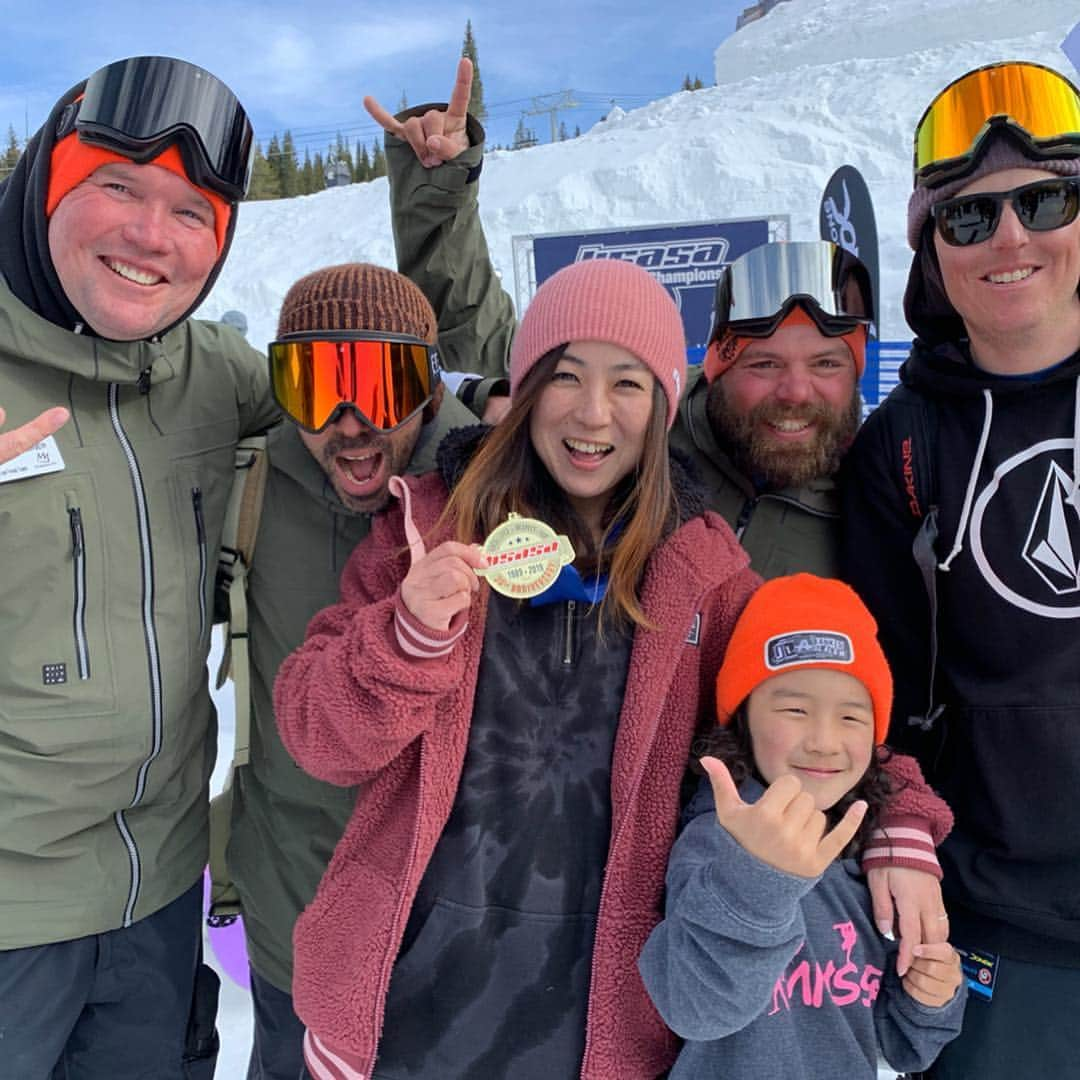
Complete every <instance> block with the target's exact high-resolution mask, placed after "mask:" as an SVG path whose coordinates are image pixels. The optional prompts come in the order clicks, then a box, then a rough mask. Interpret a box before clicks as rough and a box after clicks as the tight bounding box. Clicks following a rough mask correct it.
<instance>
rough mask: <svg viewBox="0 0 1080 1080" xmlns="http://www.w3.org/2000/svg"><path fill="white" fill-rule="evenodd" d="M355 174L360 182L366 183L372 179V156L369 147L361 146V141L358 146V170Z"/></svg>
mask: <svg viewBox="0 0 1080 1080" xmlns="http://www.w3.org/2000/svg"><path fill="white" fill-rule="evenodd" d="M353 176H354V177H355V178H356V182H357V183H358V184H366V183H367V182H368V181H369V180H370V179H371V158H370V156H369V155H368V150H367V147H366V146H364V147H361V146H360V144H359V143H357V147H356V171H355V172H354V173H353Z"/></svg>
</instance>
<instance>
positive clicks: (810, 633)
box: [765, 630, 855, 671]
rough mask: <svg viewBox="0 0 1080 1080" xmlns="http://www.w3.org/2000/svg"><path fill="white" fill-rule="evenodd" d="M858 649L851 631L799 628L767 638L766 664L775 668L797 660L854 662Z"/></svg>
mask: <svg viewBox="0 0 1080 1080" xmlns="http://www.w3.org/2000/svg"><path fill="white" fill-rule="evenodd" d="M854 659H855V650H854V649H853V648H852V645H851V638H849V637H848V636H847V634H838V633H837V632H836V631H835V630H796V631H794V632H793V633H790V634H778V635H777V636H776V637H772V638H769V640H768V641H767V642H765V664H766V666H767V667H768V668H769V669H770V670H772V671H775V670H776V669H777V668H784V667H790V666H791V665H793V664H818V663H821V662H822V661H824V662H826V663H830V664H850V663H853V662H854Z"/></svg>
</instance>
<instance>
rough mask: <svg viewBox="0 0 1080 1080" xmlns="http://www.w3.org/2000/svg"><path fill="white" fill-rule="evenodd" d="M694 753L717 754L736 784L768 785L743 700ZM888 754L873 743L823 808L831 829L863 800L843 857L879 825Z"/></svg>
mask: <svg viewBox="0 0 1080 1080" xmlns="http://www.w3.org/2000/svg"><path fill="white" fill-rule="evenodd" d="M694 753H695V754H696V755H697V756H698V757H714V758H719V759H720V760H721V761H722V762H723V763H724V764H725V765H726V766H727V768H728V772H730V773H731V779H732V780H734V781H735V786H736V787H739V786H740V785H741V784H742V782H743V781H744V780H746V779H748V778H749V777H753V778H754V779H755V780H757V781H758V783H760V784H762V785H763V786H764V787H768V786H769V785H768V782H767V781H766V780H765V778H764V777H763V776H762V775H761V774H760V773H759V772H758V770H757V765H756V764H755V763H754V744H753V741H752V739H751V738H750V722H749V719H748V717H747V713H746V702H745V701H744V702H743V703H742V704H741V705H740V706H739V707H738V709H736V710H735V714H734V715H733V716H732V718H731V723H730V724H728V725H727V726H726V727H720V726H719V725H717V726H716V727H714V728H713V729H712V730H711V731H710V732H708V733H707V734H706V735H703V736H701V738H699V739H698V740H697V741H696V742H695V744H694ZM891 756H892V751H891V750H890V749H889V748H888V747H887V746H875V747H874V751H873V753H872V754H871V755H870V764H869V765H868V766H867V767H866V772H864V773H863V775H862V778H861V779H860V780H859V782H858V783H857V784H856V785H855V786H854V787H853V788H852V789H851V790H850V791H849V792H847V793H846V794H845V795H844V796H843V797H842V798H840V799H838V800H837V801H836V803H835V804H834V805H833V806H831V807H829V809H828V810H826V811H825V820H826V821H827V822H828V823H829V828H830V829H831V828H833V827H835V826H836V824H837V823H838V822H839V821H840V819H841V818H842V817H843V816H844V814H845V813H847V808H848V807H849V806H850V805H851V804H852V803H853V802H855V801H856V800H857V799H865V800H866V803H867V811H866V816H865V817H864V818H863V819H862V822H861V823H860V825H859V831H858V832H857V833H856V834H855V835H854V837H852V840H851V843H850V844H848V846H847V847H846V848H845V849H844V852H843V854H844V856H845V857H848V858H854V857H856V856H857V855H858V853H859V852H860V851H861V850H862V848H863V847H864V846H865V844H866V841H867V840H868V839H869V838H870V833H871V832H873V830H874V829H875V828H877V827H878V824H879V823H880V821H881V816H882V812H883V811H884V809H885V807H886V806H887V805H888V803H889V800H890V799H891V798H892V796H893V794H894V791H893V785H892V780H891V778H890V777H889V774H888V773H887V772H886V771H885V770H884V768H883V767H882V766H883V765H884V763H885V762H886V761H888V760H889V758H890V757H891Z"/></svg>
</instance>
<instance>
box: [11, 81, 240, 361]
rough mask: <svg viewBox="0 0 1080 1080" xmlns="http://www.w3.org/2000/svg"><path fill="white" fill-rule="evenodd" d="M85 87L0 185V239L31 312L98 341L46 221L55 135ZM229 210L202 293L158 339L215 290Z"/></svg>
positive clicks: (232, 225)
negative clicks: (68, 285)
mask: <svg viewBox="0 0 1080 1080" xmlns="http://www.w3.org/2000/svg"><path fill="white" fill-rule="evenodd" d="M85 87H86V82H85V80H84V81H83V82H80V83H79V84H78V85H77V86H74V87H72V88H71V89H70V90H69V91H68V92H67V93H66V94H64V95H63V97H61V98H60V100H59V101H58V102H57V103H56V104H55V105H54V106H53V110H52V112H51V113H49V118H48V119H47V120H46V121H45V123H44V124H43V125H42V126H41V128H40V129H39V130H38V131H37V132H35V133H34V135H33V137H32V138H31V139H30V141H29V142H28V143H27V144H26V149H25V150H24V151H23V154H22V157H20V158H19V162H18V164H17V165H16V166H15V169H14V171H13V172H12V173H11V175H10V176H9V177H8V178H7V179H6V180H4V181H2V182H0V236H2V237H3V238H4V239H3V243H2V244H0V274H2V275H3V277H4V279H5V280H6V281H7V283H8V287H9V288H10V289H11V291H12V292H13V293H14V294H15V296H16V297H18V299H19V300H20V301H22V303H23V304H25V305H26V307H28V308H29V309H30V310H31V311H33V312H35V313H36V314H38V315H40V316H41V317H42V318H43V319H46V320H47V321H48V322H50V323H53V324H55V325H56V326H58V327H62V328H63V329H65V330H69V331H70V330H74V329H75V328H76V327H78V326H80V325H82V329H81V330H80V334H82V335H86V336H90V337H93V336H95V335H94V332H93V331H92V330H91V329H90V327H88V326H86V325H85V320H84V319H83V317H82V315H81V314H80V313H79V312H78V311H76V310H75V308H74V307H73V306H72V304H71V301H70V300H69V299H68V298H67V294H66V293H65V292H64V289H63V287H62V286H61V284H60V278H59V277H58V276H57V273H56V267H54V266H53V261H52V256H51V255H50V254H49V221H48V218H46V216H45V200H46V196H47V193H48V190H49V171H50V167H51V163H52V151H53V146H54V145H55V143H56V130H57V127H58V125H59V123H60V120H61V118H62V116H63V114H64V110H65V109H66V108H67V106H68V105H70V104H71V103H72V102H73V101H74V100H75V99H76V98H77V97H78V96H79V95H80V94H81V93H82V92H83V90H84V89H85ZM230 207H231V210H232V212H231V213H230V215H229V226H228V229H227V230H226V234H225V243H224V244H223V245H222V248H221V253H220V254H219V255H218V258H217V262H215V263H214V266H213V269H212V270H211V271H210V274H209V276H208V277H207V279H206V282H205V284H204V285H203V287H202V291H201V292H200V293H199V295H198V296H197V297H196V298H195V300H194V301H193V302H192V304H191V306H190V307H189V308H188V309H187V311H185V312H184V313H183V314H182V315H181V316H180V317H179V318H177V319H176V320H175V321H174V322H173V323H172V324H170V325H169V326H167V327H165V328H164V329H162V330H159V331H157V332H156V333H155V334H154V335H152V337H153V338H155V339H156V338H159V337H161V336H163V335H164V334H166V333H168V332H169V331H170V330H171V329H173V327H175V326H178V325H179V324H180V323H182V322H183V321H184V320H185V319H187V318H188V317H189V316H190V315H191V314H192V313H193V312H194V311H196V310H197V309H198V307H199V305H200V304H201V303H202V302H203V300H205V299H206V297H207V296H208V295H209V293H210V290H211V289H212V288H213V287H214V282H215V281H216V280H217V276H218V274H219V273H220V272H221V268H222V266H223V265H224V263H225V256H226V255H228V253H229V248H230V246H231V245H232V238H233V233H234V232H235V230H236V210H237V206H236V204H235V203H231V204H230ZM124 344H127V343H124Z"/></svg>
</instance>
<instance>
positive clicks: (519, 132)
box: [511, 116, 539, 150]
mask: <svg viewBox="0 0 1080 1080" xmlns="http://www.w3.org/2000/svg"><path fill="white" fill-rule="evenodd" d="M538 142H539V140H538V139H537V137H536V132H535V131H534V130H533V129H532V128H529V127H526V126H525V117H524V116H523V117H522V118H521V119H520V120H518V125H517V127H516V128H515V129H514V145H513V146H512V147H511V149H513V150H524V149H525V148H526V147H528V146H535V145H536V144H537V143H538Z"/></svg>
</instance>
